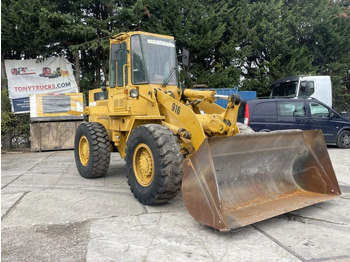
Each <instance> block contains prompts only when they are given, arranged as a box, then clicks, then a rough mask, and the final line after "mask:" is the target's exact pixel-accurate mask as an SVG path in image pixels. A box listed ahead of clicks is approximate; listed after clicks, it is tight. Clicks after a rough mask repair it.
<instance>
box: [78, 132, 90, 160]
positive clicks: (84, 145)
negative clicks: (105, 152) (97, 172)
mask: <svg viewBox="0 0 350 262" xmlns="http://www.w3.org/2000/svg"><path fill="white" fill-rule="evenodd" d="M79 158H80V163H81V164H82V165H83V166H87V164H88V162H89V158H90V149H89V141H88V139H87V137H86V136H82V137H81V138H80V140H79Z"/></svg>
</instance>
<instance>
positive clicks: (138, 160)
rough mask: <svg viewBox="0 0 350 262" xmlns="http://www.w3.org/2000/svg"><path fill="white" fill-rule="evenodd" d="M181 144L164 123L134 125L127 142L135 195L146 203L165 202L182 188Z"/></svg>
mask: <svg viewBox="0 0 350 262" xmlns="http://www.w3.org/2000/svg"><path fill="white" fill-rule="evenodd" d="M180 150H181V147H180V145H179V143H178V142H177V137H176V136H175V135H174V134H173V132H172V131H170V130H169V129H168V128H166V127H164V126H162V125H156V124H147V125H142V126H139V127H137V128H135V129H134V130H133V131H132V132H131V134H130V136H129V138H128V141H127V143H126V171H127V179H128V184H129V186H130V190H131V192H132V193H133V195H134V197H135V198H136V199H137V200H138V201H139V202H140V203H142V204H144V205H156V204H160V203H165V202H168V201H169V200H171V199H172V198H174V197H175V196H176V195H177V193H178V192H179V191H180V188H181V181H182V177H183V170H182V160H183V155H182V154H181V152H180Z"/></svg>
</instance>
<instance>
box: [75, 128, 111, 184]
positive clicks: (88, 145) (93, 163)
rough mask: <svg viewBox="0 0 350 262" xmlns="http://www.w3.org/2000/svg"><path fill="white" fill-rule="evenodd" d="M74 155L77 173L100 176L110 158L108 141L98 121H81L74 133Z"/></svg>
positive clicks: (92, 176) (104, 172) (105, 171)
mask: <svg viewBox="0 0 350 262" xmlns="http://www.w3.org/2000/svg"><path fill="white" fill-rule="evenodd" d="M74 156H75V163H76V165H77V168H78V171H79V174H80V175H81V176H82V177H84V178H97V177H102V176H104V175H105V174H106V173H107V170H108V167H109V162H110V158H111V152H110V141H109V138H108V134H107V131H106V129H105V127H104V126H103V125H102V124H100V123H94V122H83V123H81V124H80V125H79V126H78V128H77V130H76V133H75V141H74Z"/></svg>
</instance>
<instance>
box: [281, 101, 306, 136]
mask: <svg viewBox="0 0 350 262" xmlns="http://www.w3.org/2000/svg"><path fill="white" fill-rule="evenodd" d="M277 109H278V126H279V129H302V130H306V129H307V128H308V127H307V125H306V107H305V102H304V101H295V100H293V99H289V100H286V101H279V102H277Z"/></svg>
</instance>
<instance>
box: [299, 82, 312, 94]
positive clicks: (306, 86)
mask: <svg viewBox="0 0 350 262" xmlns="http://www.w3.org/2000/svg"><path fill="white" fill-rule="evenodd" d="M300 91H302V92H308V91H310V83H309V82H308V81H302V82H301V83H300Z"/></svg>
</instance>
